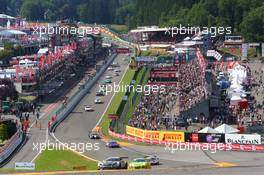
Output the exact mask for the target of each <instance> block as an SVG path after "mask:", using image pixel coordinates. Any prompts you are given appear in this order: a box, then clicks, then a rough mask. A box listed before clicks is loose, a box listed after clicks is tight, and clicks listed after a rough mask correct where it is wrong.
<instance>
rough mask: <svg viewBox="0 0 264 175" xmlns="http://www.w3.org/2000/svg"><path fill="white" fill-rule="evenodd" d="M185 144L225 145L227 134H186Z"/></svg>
mask: <svg viewBox="0 0 264 175" xmlns="http://www.w3.org/2000/svg"><path fill="white" fill-rule="evenodd" d="M184 135H185V142H200V143H225V134H220V133H219V134H218V133H217V134H211V133H184Z"/></svg>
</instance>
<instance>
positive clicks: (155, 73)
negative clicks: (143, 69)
mask: <svg viewBox="0 0 264 175" xmlns="http://www.w3.org/2000/svg"><path fill="white" fill-rule="evenodd" d="M150 77H151V78H174V77H177V73H176V72H161V71H153V72H151V73H150Z"/></svg>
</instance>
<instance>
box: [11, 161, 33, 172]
mask: <svg viewBox="0 0 264 175" xmlns="http://www.w3.org/2000/svg"><path fill="white" fill-rule="evenodd" d="M15 169H16V170H35V163H30V162H16V163H15Z"/></svg>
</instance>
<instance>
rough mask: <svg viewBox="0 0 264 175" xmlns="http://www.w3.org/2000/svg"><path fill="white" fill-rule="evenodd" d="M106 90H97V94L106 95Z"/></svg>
mask: <svg viewBox="0 0 264 175" xmlns="http://www.w3.org/2000/svg"><path fill="white" fill-rule="evenodd" d="M104 95H105V92H104V91H103V90H98V91H96V96H104Z"/></svg>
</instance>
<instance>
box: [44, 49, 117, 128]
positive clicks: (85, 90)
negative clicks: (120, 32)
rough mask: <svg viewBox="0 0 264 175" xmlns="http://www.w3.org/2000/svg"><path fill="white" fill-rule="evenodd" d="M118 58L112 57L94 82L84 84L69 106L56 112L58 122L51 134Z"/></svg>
mask: <svg viewBox="0 0 264 175" xmlns="http://www.w3.org/2000/svg"><path fill="white" fill-rule="evenodd" d="M116 56H117V54H114V55H111V56H110V59H109V60H108V62H107V63H106V64H105V65H104V66H103V67H102V68H101V69H100V71H99V72H98V73H97V74H96V75H95V77H94V78H93V79H92V80H89V81H87V82H86V83H85V84H84V87H83V88H82V89H80V90H79V91H78V92H77V93H76V94H74V95H73V97H72V98H70V99H69V101H68V103H67V105H65V106H63V107H62V108H60V109H58V111H57V112H56V113H57V117H56V120H55V121H54V122H52V124H51V126H50V130H49V132H54V131H55V129H56V127H57V126H58V125H59V124H60V123H61V122H62V121H63V120H64V119H65V118H66V117H67V116H68V115H69V114H70V113H71V112H72V111H73V109H74V108H75V107H76V106H77V105H78V104H79V102H80V101H81V100H82V98H83V97H84V96H85V95H86V94H87V93H88V92H89V90H90V89H91V88H92V87H93V86H94V85H95V84H96V82H97V81H98V80H99V78H100V77H101V76H102V74H103V73H104V72H105V71H106V69H107V67H108V66H110V65H111V63H112V62H113V61H114V59H115V58H116Z"/></svg>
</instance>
